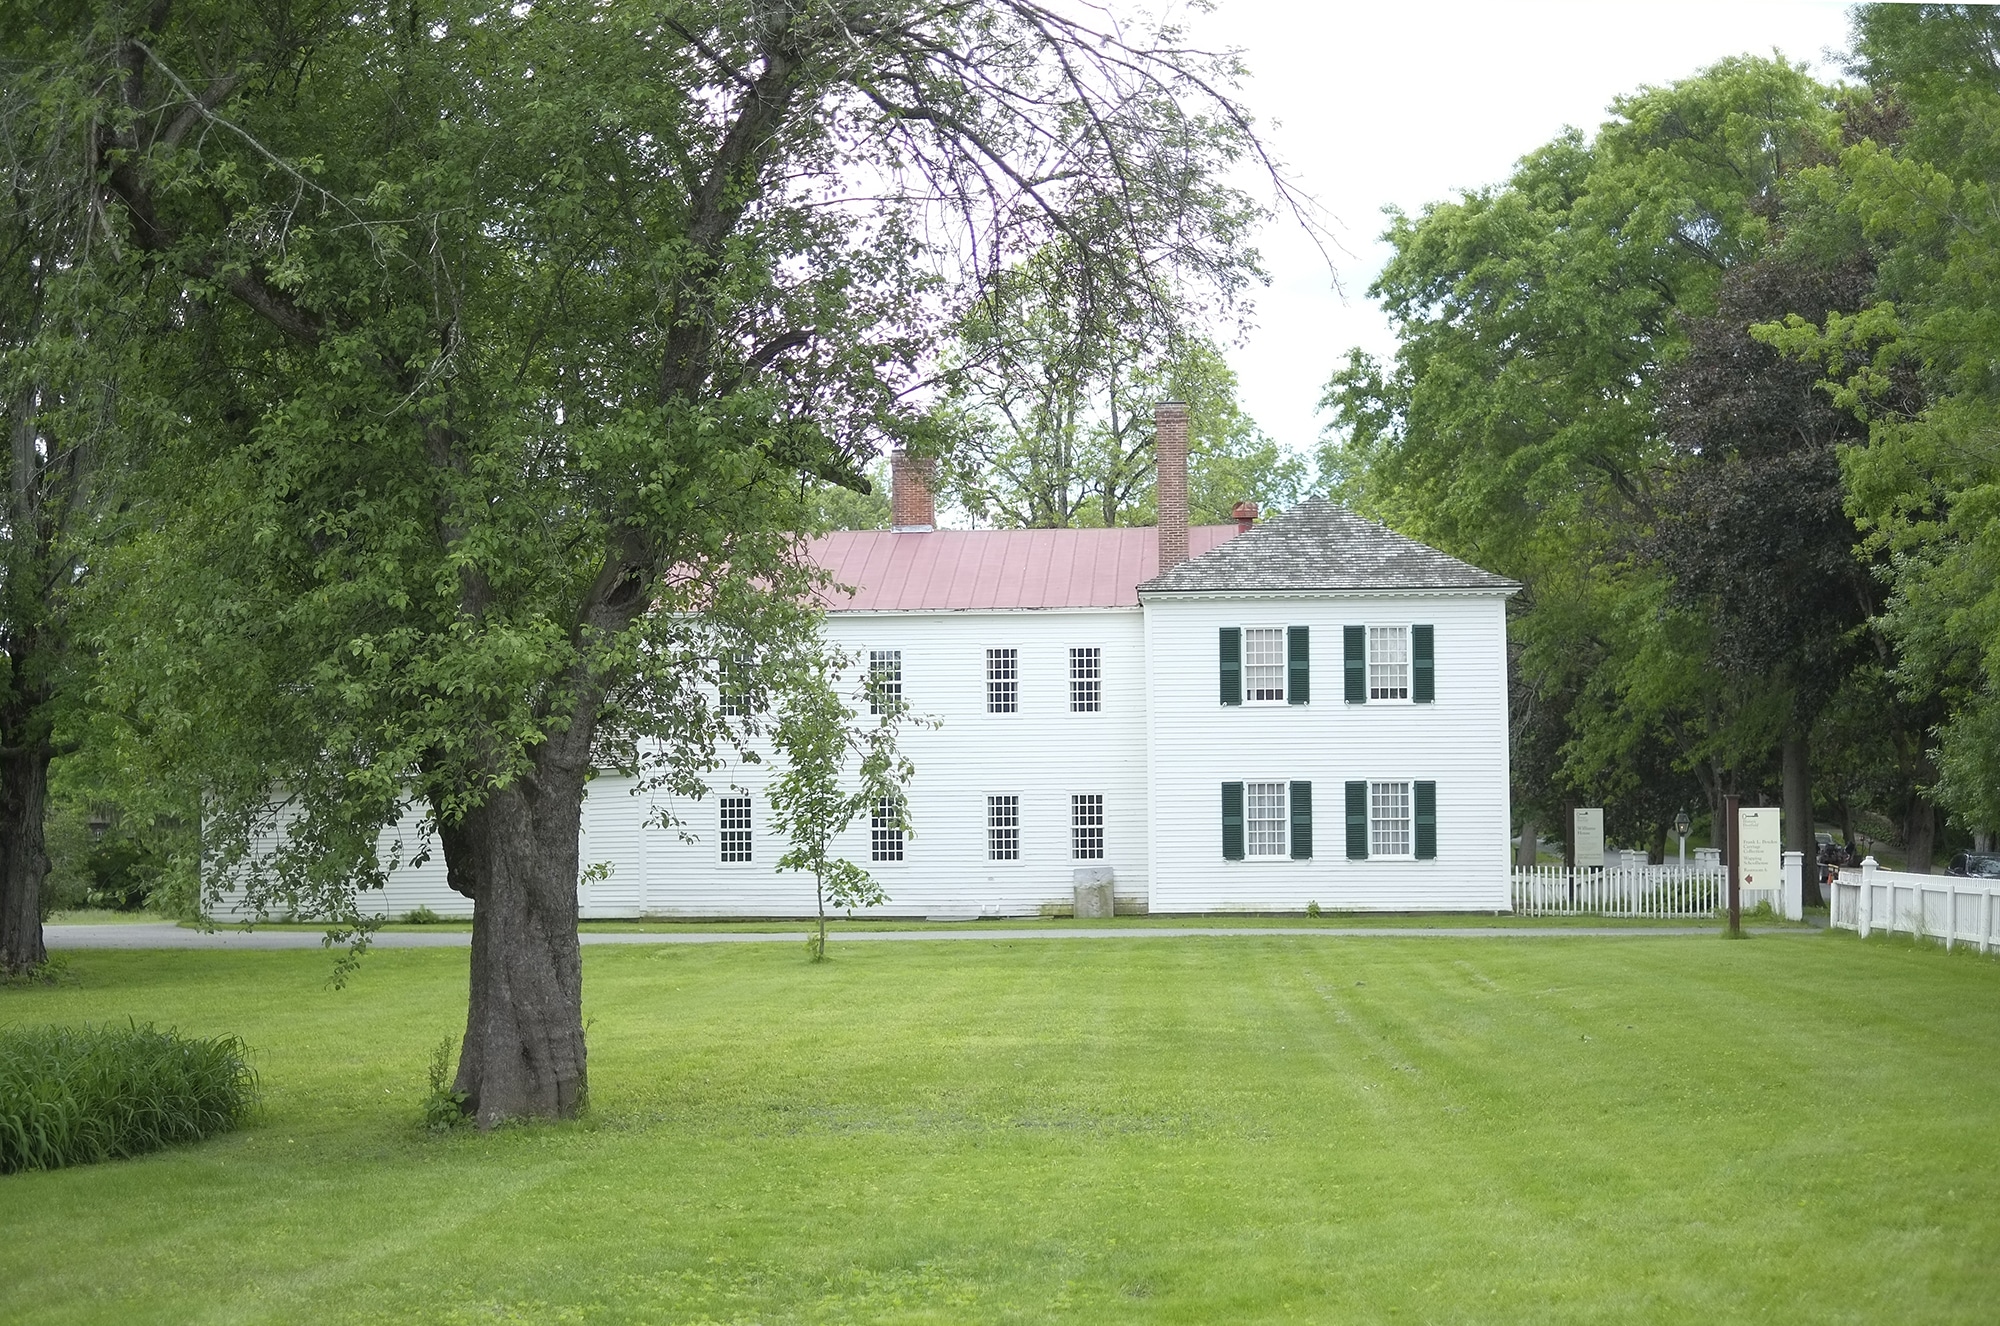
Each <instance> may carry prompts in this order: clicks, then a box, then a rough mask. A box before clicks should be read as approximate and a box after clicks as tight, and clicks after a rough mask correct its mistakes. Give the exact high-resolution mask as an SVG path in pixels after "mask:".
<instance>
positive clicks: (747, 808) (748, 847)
mask: <svg viewBox="0 0 2000 1326" xmlns="http://www.w3.org/2000/svg"><path fill="white" fill-rule="evenodd" d="M731 802H741V803H742V811H743V822H742V824H741V825H740V826H739V825H732V824H731V823H730V822H729V810H730V803H731ZM732 833H740V834H742V835H743V855H741V856H731V855H730V854H729V837H730V835H731V834H732ZM715 837H716V860H717V863H718V864H720V865H725V866H747V865H754V864H755V863H756V860H757V802H756V798H754V797H752V796H751V795H750V794H749V793H747V792H730V793H726V794H724V795H723V796H721V797H719V798H717V800H716V805H715Z"/></svg>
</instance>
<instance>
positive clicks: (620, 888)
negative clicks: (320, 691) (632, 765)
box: [370, 405, 1516, 917]
mask: <svg viewBox="0 0 2000 1326" xmlns="http://www.w3.org/2000/svg"><path fill="white" fill-rule="evenodd" d="M1158 425H1159V437H1158V444H1159V445H1158V450H1159V454H1160V457H1161V459H1160V465H1161V475H1160V478H1161V482H1160V485H1159V487H1160V503H1159V505H1160V512H1161V522H1162V523H1161V525H1160V526H1159V527H1158V528H1142V529H1109V530H944V529H938V528H935V521H934V519H933V517H932V504H931V497H930V494H929V491H928V488H927V486H926V484H925V483H924V474H923V472H922V470H921V469H920V467H918V466H917V465H916V464H914V463H911V462H908V461H907V460H905V459H903V458H901V457H899V458H898V463H897V465H896V477H895V484H896V492H895V495H894V497H895V509H896V518H897V522H898V523H897V527H896V528H895V529H892V530H870V531H856V532H846V533H837V534H832V535H828V536H826V537H825V538H823V539H821V540H819V541H818V542H817V544H816V545H815V555H816V556H817V557H818V559H819V560H820V562H821V563H822V564H823V565H824V566H825V567H826V568H827V569H828V570H829V572H831V574H832V576H833V579H834V580H835V581H836V582H837V583H839V584H842V585H845V586H848V587H850V588H851V589H852V591H853V592H852V594H851V595H849V596H846V597H844V598H842V599H841V600H839V601H838V602H837V603H836V604H835V605H834V606H833V608H832V610H831V611H830V612H829V613H828V619H827V628H826V629H827V631H828V633H829V634H830V636H831V637H832V639H833V640H834V641H835V642H836V643H838V644H839V645H841V646H843V647H844V648H846V649H847V650H849V651H850V652H852V653H854V654H855V655H857V656H858V657H860V658H862V659H865V660H866V661H867V662H866V666H867V667H868V668H869V670H870V672H871V674H872V677H873V681H874V684H875V685H876V686H877V687H884V688H895V689H897V690H899V691H900V693H901V695H902V698H903V701H904V703H905V704H907V705H908V707H909V709H910V710H911V711H912V712H914V713H917V714H922V715H926V716H928V717H930V718H932V719H935V720H936V725H935V726H933V727H918V728H911V729H908V730H906V732H905V735H904V739H903V743H902V744H903V749H904V751H905V753H906V754H908V755H909V757H910V758H911V760H912V761H913V763H914V764H915V767H916V776H915V779H914V781H913V783H912V784H911V786H910V788H909V793H908V815H907V817H908V820H909V822H910V825H911V828H912V830H913V832H910V833H904V832H902V831H900V830H899V829H898V828H896V827H895V825H894V824H893V822H892V821H893V817H891V819H890V820H878V821H876V822H873V823H868V822H864V823H861V824H858V825H857V826H856V827H855V828H854V829H853V830H852V831H851V833H850V834H849V836H848V839H847V841H846V842H845V843H844V844H843V848H844V851H845V854H846V855H848V856H849V857H850V859H853V860H856V861H859V862H861V863H863V864H865V865H866V866H867V867H868V868H869V870H870V871H872V872H873V873H874V875H875V877H876V878H877V880H878V881H879V882H880V883H881V885H882V886H883V888H884V890H885V891H886V892H887V894H888V902H887V904H886V905H885V906H884V907H883V908H882V909H881V910H880V913H878V914H886V915H893V916H970V915H997V916H1023V915H1036V914H1042V913H1046V912H1049V911H1052V910H1057V909H1060V908H1064V907H1067V906H1068V905H1069V904H1070V901H1071V898H1072V896H1073V895H1072V885H1073V881H1074V880H1075V878H1076V876H1077V872H1078V871H1079V870H1082V871H1089V872H1097V871H1103V870H1109V871H1110V872H1111V873H1112V877H1113V881H1114V884H1113V887H1114V892H1115V894H1116V896H1117V899H1118V906H1119V910H1120V911H1128V910H1129V911H1153V912H1220V911H1259V912H1261V911H1299V910H1303V909H1305V908H1307V907H1308V906H1309V905H1310V904H1313V903H1317V904H1319V906H1320V907H1321V908H1323V909H1327V910H1334V909H1342V910H1396V911H1404V910H1479V911H1500V910H1505V909H1506V908H1507V907H1508V875H1507V869H1508V853H1507V838H1508V819H1509V815H1508V767H1507V756H1508V743H1507V685H1506V675H1507V674H1506V648H1505V641H1506V623H1505V604H1506V599H1507V596H1508V595H1509V594H1511V593H1513V592H1514V590H1515V588H1516V586H1515V585H1514V584H1513V582H1511V581H1508V580H1505V579H1502V578H1501V577H1499V576H1496V575H1493V574H1491V573H1489V572H1486V571H1482V570H1480V569H1478V568H1477V567H1474V566H1469V565H1467V564H1466V563H1464V562H1461V561H1459V560H1457V559H1455V558H1452V557H1449V556H1446V555H1445V554H1444V553H1441V552H1439V551H1437V550H1436V549H1433V548H1429V547H1426V546H1424V545H1423V544H1420V543H1417V542H1415V541H1413V540H1411V539H1407V538H1404V537H1403V536H1401V535H1399V534H1396V533H1395V532H1393V531H1391V530H1388V529H1385V528H1384V527H1382V526H1380V525H1377V524H1374V523H1373V522H1370V521H1367V520H1364V519H1362V518H1360V517H1358V516H1356V515H1354V514H1353V513H1351V512H1349V511H1346V510H1344V509H1342V508H1340V507H1337V506H1335V505H1333V504H1332V503H1330V502H1328V501H1326V500H1324V499H1321V498H1314V499H1311V500H1309V501H1306V502H1303V503H1301V504H1300V505H1298V506H1296V507H1294V508H1292V509H1291V510H1289V511H1285V512H1282V513H1280V514H1278V515H1276V516H1273V517H1272V518H1270V519H1268V520H1265V521H1263V522H1262V523H1255V520H1254V510H1255V509H1254V507H1247V505H1246V507H1245V508H1239V512H1238V515H1239V521H1238V523H1237V524H1236V525H1227V526H1204V527H1196V528H1192V529H1190V528H1189V527H1188V525H1187V522H1186V515H1185V512H1186V498H1185V492H1186V487H1185V475H1186V459H1185V458H1186V415H1185V412H1184V410H1181V409H1180V408H1179V407H1176V406H1171V405H1169V406H1163V407H1162V408H1161V411H1160V413H1159V419H1158ZM1163 550H1164V557H1163V555H1162V554H1163ZM770 774H771V766H770V765H769V764H738V765H735V766H732V767H730V768H728V769H725V770H724V771H722V772H721V773H719V774H718V775H716V776H715V777H714V778H712V779H711V780H710V781H711V786H712V788H713V793H712V795H710V796H709V797H707V798H705V799H704V800H702V801H700V802H684V803H680V804H673V805H670V806H668V807H666V809H668V810H670V811H671V813H672V817H673V819H674V820H675V821H677V823H676V824H675V825H674V826H673V827H672V828H660V827H658V826H657V823H655V821H657V819H658V815H657V811H658V809H660V808H659V807H656V806H655V805H654V804H653V803H652V802H650V801H649V800H647V799H646V798H644V797H639V796H634V795H633V794H632V790H633V784H632V780H630V779H625V778H620V777H603V778H600V779H598V780H596V781H595V782H593V783H592V784H591V788H590V795H589V797H588V799H587V801H586V803H585V806H584V817H583V818H584V830H583V844H582V846H583V861H584V863H585V864H586V865H587V866H592V865H594V866H599V867H601V869H599V870H598V871H594V872H591V873H592V876H593V877H592V878H591V879H589V880H588V881H587V882H586V883H585V884H583V885H582V886H581V895H580V904H581V907H582V911H583V914H584V915H586V916H600V917H610V916H640V915H653V916H708V917H720V916H746V917H747V916H802V915H807V914H810V913H811V912H812V911H813V909H814V897H813V885H812V880H811V878H810V877H807V876H802V875H798V874H794V873H789V872H787V873H781V872H779V871H778V870H777V869H776V868H775V864H776V861H777V859H778V857H779V856H780V854H781V853H782V852H783V851H784V844H783V843H782V842H781V841H780V840H779V839H778V837H777V836H776V835H775V834H774V833H773V832H772V831H771V829H770V827H769V807H768V804H767V802H766V800H765V781H766V779H767V778H768V777H769V776H770ZM411 827H413V826H411ZM598 876H601V878H600V877H598ZM417 906H427V907H430V908H431V909H433V910H434V911H436V912H438V913H441V914H445V915H452V914H463V913H464V912H465V911H466V910H467V909H468V907H469V904H468V903H467V901H466V900H465V899H463V898H461V897H460V896H459V895H457V894H455V893H453V892H451V891H450V890H449V889H448V888H446V887H445V885H444V880H443V871H442V867H441V864H439V863H437V862H436V861H435V860H434V861H433V862H432V863H431V864H429V865H427V866H425V867H422V868H418V869H415V870H404V871H400V872H398V874H397V875H396V876H395V877H394V878H393V879H392V880H391V882H390V884H389V887H388V889H387V890H386V892H385V895H384V896H382V897H381V899H380V901H379V903H377V904H376V905H375V906H374V907H371V908H370V910H381V911H382V912H384V913H385V914H387V915H391V916H394V915H397V914H399V913H401V912H403V911H407V910H409V909H410V908H413V907H417Z"/></svg>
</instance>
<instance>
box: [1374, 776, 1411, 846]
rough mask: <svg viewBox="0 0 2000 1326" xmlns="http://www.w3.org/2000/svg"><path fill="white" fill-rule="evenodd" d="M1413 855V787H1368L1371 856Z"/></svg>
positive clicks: (1379, 785) (1402, 784) (1378, 785)
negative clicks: (1411, 823)
mask: <svg viewBox="0 0 2000 1326" xmlns="http://www.w3.org/2000/svg"><path fill="white" fill-rule="evenodd" d="M1411 854H1412V844H1411V839H1410V785H1409V784H1408V783H1370V784H1368V855H1370V856H1409V855H1411Z"/></svg>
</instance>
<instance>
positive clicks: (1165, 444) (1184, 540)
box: [1153, 401, 1188, 575]
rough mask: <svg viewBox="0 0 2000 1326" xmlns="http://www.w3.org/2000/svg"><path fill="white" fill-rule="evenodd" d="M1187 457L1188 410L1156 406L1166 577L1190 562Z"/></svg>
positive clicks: (1179, 406)
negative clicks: (1169, 572)
mask: <svg viewBox="0 0 2000 1326" xmlns="http://www.w3.org/2000/svg"><path fill="white" fill-rule="evenodd" d="M1187 458H1188V408H1187V406H1185V405H1183V404H1181V403H1180V402H1179V401H1162V402H1160V403H1159V404H1158V405H1156V406H1154V407H1153V470H1154V476H1155V490H1154V491H1155V494H1156V496H1155V499H1154V504H1155V506H1156V508H1157V509H1158V511H1159V517H1158V519H1159V526H1160V572H1161V574H1163V575H1164V574H1165V573H1166V572H1168V571H1171V570H1173V569H1174V568H1175V567H1177V566H1179V565H1180V564H1181V563H1182V562H1185V561H1186V560H1187V559H1188V495H1187V479H1188V470H1187Z"/></svg>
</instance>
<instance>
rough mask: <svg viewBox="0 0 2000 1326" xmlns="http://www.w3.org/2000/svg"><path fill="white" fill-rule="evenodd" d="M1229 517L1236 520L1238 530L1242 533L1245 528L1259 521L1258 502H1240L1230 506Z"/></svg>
mask: <svg viewBox="0 0 2000 1326" xmlns="http://www.w3.org/2000/svg"><path fill="white" fill-rule="evenodd" d="M1229 518H1230V519H1231V520H1233V521H1235V522H1236V532H1237V533H1239V534H1241V533H1242V532H1243V531H1244V530H1246V529H1249V528H1250V527H1251V526H1252V525H1254V524H1256V523H1257V504H1256V503H1255V502H1238V503H1237V504H1236V505H1235V506H1233V507H1231V508H1230V510H1229Z"/></svg>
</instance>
